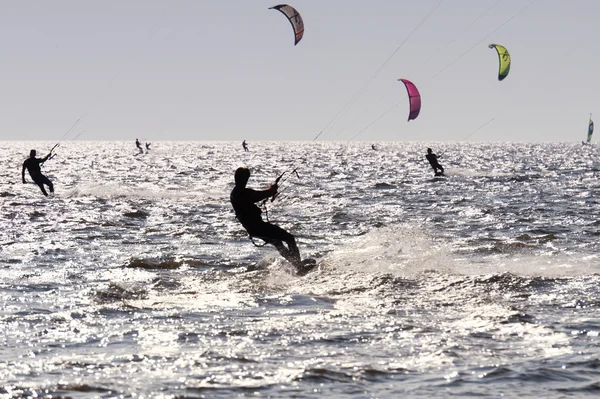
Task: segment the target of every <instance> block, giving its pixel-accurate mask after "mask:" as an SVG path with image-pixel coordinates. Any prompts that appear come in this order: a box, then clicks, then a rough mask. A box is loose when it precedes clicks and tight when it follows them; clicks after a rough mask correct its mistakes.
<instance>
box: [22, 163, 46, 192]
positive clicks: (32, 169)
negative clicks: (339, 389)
mask: <svg viewBox="0 0 600 399" xmlns="http://www.w3.org/2000/svg"><path fill="white" fill-rule="evenodd" d="M49 156H50V154H48V155H46V156H45V157H44V158H42V159H40V158H35V157H30V158H27V159H26V160H25V162H23V170H22V172H21V175H22V177H23V183H25V169H27V171H28V172H29V176H31V179H32V180H33V181H34V182H35V184H37V185H38V187H39V188H40V190H42V193H43V194H44V195H45V196H48V193H47V192H46V189H45V188H44V184H45V185H47V186H48V188H49V189H50V192H51V193H53V192H54V185H53V184H52V182H51V181H50V179H48V178H47V177H46V176H44V175H43V174H42V171H41V169H40V165H41V164H43V163H44V162H45V161H46V160H47V159H48V157H49Z"/></svg>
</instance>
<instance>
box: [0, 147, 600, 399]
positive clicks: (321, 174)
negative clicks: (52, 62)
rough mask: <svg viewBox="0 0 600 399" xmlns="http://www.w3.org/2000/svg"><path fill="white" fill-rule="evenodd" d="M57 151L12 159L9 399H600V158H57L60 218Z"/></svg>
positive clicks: (4, 361)
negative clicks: (45, 187)
mask: <svg viewBox="0 0 600 399" xmlns="http://www.w3.org/2000/svg"><path fill="white" fill-rule="evenodd" d="M54 144H55V143H54V142H32V141H4V142H0V178H1V179H0V181H1V183H0V204H1V212H0V244H1V247H0V304H1V307H0V398H21V397H27V398H257V397H259V398H324V397H326V398H348V399H355V398H448V397H457V398H462V397H478V398H500V397H507V398H515V397H519V398H585V397H590V398H591V397H594V398H597V397H598V396H600V337H599V335H600V243H599V241H600V151H599V147H598V146H596V145H582V144H581V143H526V142H523V143H519V142H512V143H500V142H499V143H494V142H366V141H364V142H354V141H352V142H329V141H321V142H320V141H314V142H293V141H290V142H282V141H278V142H252V141H248V145H249V151H248V152H244V151H243V149H242V146H241V142H237V141H236V142H226V141H206V142H200V141H187V142H186V141H157V142H153V143H152V146H151V150H150V151H149V152H148V153H147V154H146V153H144V154H137V152H138V150H137V149H136V148H135V145H134V144H133V142H132V141H119V142H116V141H98V142H92V141H63V142H61V143H60V146H59V147H57V148H56V150H55V153H56V156H55V157H54V158H53V159H51V160H49V161H47V162H46V163H45V164H44V165H43V168H42V172H43V173H44V174H45V175H47V176H48V177H49V178H50V180H52V182H53V183H54V185H55V193H54V194H53V195H51V196H49V197H45V196H43V195H42V193H41V191H40V190H39V188H38V187H37V186H36V185H34V184H33V183H32V182H31V178H30V177H29V176H28V175H27V174H26V176H25V177H26V180H27V183H26V184H23V183H22V181H21V166H22V162H23V161H24V160H25V159H26V158H27V156H28V154H29V151H30V150H31V149H36V150H37V152H38V156H43V155H44V154H45V153H47V151H49V150H50V148H51V147H52V146H53V145H54ZM372 144H375V149H372V146H371V145H372ZM427 147H431V148H432V149H433V151H434V152H435V153H437V154H438V155H439V156H440V158H439V159H440V163H441V164H442V165H443V166H444V168H445V170H446V176H445V177H434V175H433V171H432V169H431V167H430V166H429V165H428V163H427V162H426V160H425V157H424V155H425V153H426V149H427ZM240 166H246V167H248V168H250V170H251V173H252V176H251V178H250V181H249V184H248V186H249V187H252V188H255V189H264V188H266V187H267V186H268V185H269V184H273V182H274V181H275V179H276V178H277V177H278V176H280V175H281V174H283V177H282V178H281V180H280V193H281V194H280V195H279V196H278V197H277V198H276V199H275V200H274V201H270V200H269V201H267V202H266V203H265V204H264V206H265V208H264V213H263V217H264V218H265V219H267V218H268V220H269V221H270V222H272V223H275V224H277V225H279V226H281V227H282V228H284V229H286V230H288V231H289V232H291V233H292V234H294V235H295V237H296V239H297V242H298V246H299V248H300V251H301V254H302V256H303V257H304V258H306V257H310V258H314V259H316V261H317V267H316V268H315V269H314V270H313V271H311V272H310V273H308V274H306V275H304V276H298V275H296V274H295V272H294V268H293V267H292V266H291V265H290V264H289V263H287V262H286V261H285V260H284V259H283V258H281V257H280V256H279V254H278V253H277V252H276V251H275V249H274V248H273V247H271V246H261V241H260V240H255V243H256V245H254V244H253V243H252V241H251V240H250V239H249V237H248V235H247V234H246V233H245V231H244V230H243V228H242V226H241V225H240V224H239V223H238V221H237V220H236V218H235V215H234V213H233V210H232V207H231V204H230V202H229V193H230V191H231V189H232V188H233V186H234V181H233V176H234V172H235V170H236V168H238V167H240Z"/></svg>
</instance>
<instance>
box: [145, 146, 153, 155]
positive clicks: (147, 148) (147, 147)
mask: <svg viewBox="0 0 600 399" xmlns="http://www.w3.org/2000/svg"><path fill="white" fill-rule="evenodd" d="M151 144H152V143H146V154H147V153H149V152H150V145H151Z"/></svg>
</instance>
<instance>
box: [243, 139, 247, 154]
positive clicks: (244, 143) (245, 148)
mask: <svg viewBox="0 0 600 399" xmlns="http://www.w3.org/2000/svg"><path fill="white" fill-rule="evenodd" d="M242 147H244V152H248V144H246V140H244V141H242Z"/></svg>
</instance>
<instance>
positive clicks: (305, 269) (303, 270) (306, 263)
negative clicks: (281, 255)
mask: <svg viewBox="0 0 600 399" xmlns="http://www.w3.org/2000/svg"><path fill="white" fill-rule="evenodd" d="M316 267H317V261H316V260H315V259H312V258H307V259H304V260H303V261H302V266H300V267H299V268H297V270H296V275H297V276H305V275H306V274H308V273H309V272H310V271H312V270H314V269H316Z"/></svg>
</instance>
